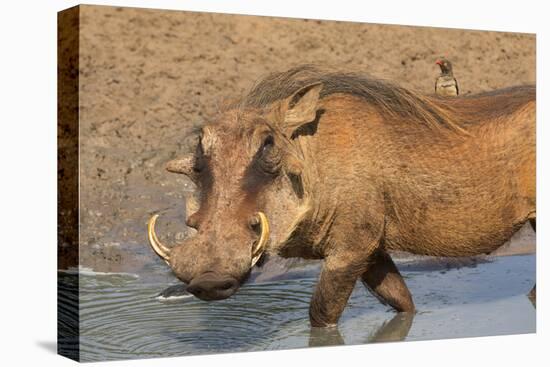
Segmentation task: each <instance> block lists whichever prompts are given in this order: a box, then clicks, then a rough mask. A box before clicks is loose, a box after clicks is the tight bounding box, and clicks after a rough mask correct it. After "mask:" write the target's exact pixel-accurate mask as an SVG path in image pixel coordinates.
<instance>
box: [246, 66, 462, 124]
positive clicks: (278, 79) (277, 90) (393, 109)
mask: <svg viewBox="0 0 550 367" xmlns="http://www.w3.org/2000/svg"><path fill="white" fill-rule="evenodd" d="M318 82H321V83H322V84H323V89H322V92H321V98H323V97H326V96H328V95H331V94H335V93H344V94H350V95H353V96H357V97H360V98H362V99H364V100H365V101H367V102H368V103H371V104H373V105H374V106H376V107H377V108H379V110H380V111H381V112H382V113H385V114H388V115H391V116H400V117H403V118H406V119H410V120H414V121H418V122H421V123H424V124H426V125H428V126H429V127H432V128H441V127H446V128H449V129H451V130H455V131H461V132H464V130H463V129H462V128H461V127H460V125H461V124H460V122H459V121H453V119H452V118H451V114H450V113H449V111H448V110H447V109H445V108H443V107H442V106H440V105H439V104H438V103H436V102H434V100H432V99H430V98H428V97H426V96H423V95H421V94H418V93H415V92H413V91H410V90H408V89H406V88H403V87H400V86H397V85H395V84H392V83H390V82H387V81H384V80H380V79H376V78H373V77H370V76H367V75H362V74H359V73H355V72H340V71H325V70H322V69H320V68H319V67H317V66H313V65H301V66H297V67H295V68H292V69H290V70H288V71H285V72H280V73H273V74H270V75H268V76H267V77H265V78H263V79H262V80H260V81H259V82H258V83H257V84H256V85H255V86H254V87H253V88H252V89H251V91H250V92H249V93H248V94H247V95H246V96H245V97H244V98H243V99H242V100H241V102H240V106H241V107H245V108H264V107H267V106H269V105H270V104H272V103H274V102H276V101H278V100H281V99H285V98H288V97H290V96H291V95H292V94H293V93H294V92H296V91H297V90H299V89H300V88H302V87H304V86H306V85H309V84H313V83H318Z"/></svg>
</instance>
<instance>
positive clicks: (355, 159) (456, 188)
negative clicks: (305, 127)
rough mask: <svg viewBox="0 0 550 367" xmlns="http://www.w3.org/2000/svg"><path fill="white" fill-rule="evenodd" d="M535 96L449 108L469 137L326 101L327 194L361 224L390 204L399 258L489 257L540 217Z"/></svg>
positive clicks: (389, 241)
mask: <svg viewBox="0 0 550 367" xmlns="http://www.w3.org/2000/svg"><path fill="white" fill-rule="evenodd" d="M532 92H534V90H532V89H530V88H516V89H510V90H503V91H501V93H488V94H483V95H480V96H478V97H475V96H474V97H467V98H458V99H456V100H453V101H452V102H449V103H450V104H451V105H450V107H449V109H448V111H449V116H451V118H453V117H456V120H455V121H460V123H459V124H457V125H458V126H460V127H461V128H463V129H464V131H463V132H459V131H456V130H454V129H446V128H445V127H442V128H441V129H434V128H433V127H429V126H426V125H423V124H421V123H419V122H418V121H413V120H411V119H409V120H407V119H403V118H400V117H394V118H392V117H390V116H388V115H384V114H381V113H379V112H378V111H377V109H376V108H373V107H372V106H370V105H368V103H364V102H363V101H361V100H360V99H357V98H354V97H350V96H343V95H340V96H338V95H335V96H331V97H329V98H326V99H325V101H324V103H325V106H326V112H325V114H324V115H323V117H322V119H321V121H320V123H319V126H318V131H317V134H316V136H317V138H318V145H316V146H317V147H316V151H315V155H316V156H317V160H318V162H319V163H318V164H319V166H320V168H319V171H320V174H321V175H322V176H323V180H324V181H325V182H326V184H325V185H326V187H325V190H326V191H327V192H330V191H333V192H335V193H337V196H338V201H339V204H338V207H339V208H343V207H346V206H349V207H354V206H355V207H356V208H357V210H356V212H357V213H358V215H365V216H372V215H373V211H372V210H371V209H370V208H371V207H374V206H376V205H375V204H374V201H376V200H378V201H379V200H382V201H383V205H380V206H379V207H378V208H379V210H378V211H382V212H383V215H384V223H385V230H384V233H385V243H386V247H388V248H390V249H398V250H405V251H409V252H413V253H419V254H427V255H438V256H466V255H473V254H479V253H487V252H490V251H492V250H494V249H495V248H497V247H498V246H500V245H501V244H503V243H504V242H505V241H506V240H508V239H509V238H510V237H511V236H512V234H513V233H514V232H515V231H516V230H518V229H519V228H520V227H521V225H522V224H523V223H524V222H525V221H526V220H527V219H529V218H534V217H535V101H534V93H532ZM439 103H441V106H443V107H444V108H447V107H446V106H445V104H446V103H447V102H446V101H444V102H439ZM502 106H505V107H502ZM361 206H366V207H370V208H367V209H363V208H361ZM367 220H368V219H367Z"/></svg>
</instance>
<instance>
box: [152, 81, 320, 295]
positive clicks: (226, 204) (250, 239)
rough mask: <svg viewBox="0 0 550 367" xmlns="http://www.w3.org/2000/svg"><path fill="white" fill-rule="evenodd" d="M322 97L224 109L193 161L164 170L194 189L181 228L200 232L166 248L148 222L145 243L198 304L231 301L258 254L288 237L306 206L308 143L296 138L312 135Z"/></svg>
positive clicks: (302, 93)
mask: <svg viewBox="0 0 550 367" xmlns="http://www.w3.org/2000/svg"><path fill="white" fill-rule="evenodd" d="M320 90H321V85H320V84H313V85H308V86H305V87H303V88H301V89H300V90H298V92H296V93H294V94H293V95H291V96H290V97H287V98H283V99H281V100H278V101H276V102H273V103H270V104H269V106H264V107H263V108H258V107H250V106H243V105H242V104H241V105H237V106H235V107H232V108H228V109H227V110H226V111H225V112H223V113H221V114H220V116H219V117H218V118H216V120H215V121H213V122H212V123H208V124H206V125H205V126H204V127H203V128H202V131H201V133H200V136H199V137H198V139H197V140H198V142H197V147H196V151H195V153H194V154H193V155H191V156H188V157H183V158H180V159H176V160H173V161H171V162H169V163H168V164H167V167H166V168H167V169H168V171H171V172H176V173H181V174H184V175H187V176H188V177H190V178H191V179H192V180H193V181H194V182H195V183H196V185H197V188H198V193H199V195H198V197H197V198H196V204H197V205H195V208H193V203H192V201H193V200H191V199H188V208H189V209H191V210H190V211H191V213H188V217H187V221H186V223H187V225H188V226H190V227H193V228H195V229H196V230H197V233H196V234H195V236H193V237H191V238H189V239H188V240H186V241H184V242H183V243H181V244H178V245H176V246H174V247H172V248H169V247H167V246H165V245H163V244H162V243H161V242H160V241H159V240H158V238H157V236H156V234H155V230H154V226H155V221H156V218H157V216H153V217H152V218H151V220H150V221H149V227H148V235H149V241H150V243H151V246H152V247H153V249H154V250H155V252H156V253H157V254H158V255H159V256H160V257H162V258H163V259H164V260H165V261H166V262H167V263H168V264H169V265H170V267H171V268H172V270H173V272H174V273H175V275H176V276H177V277H178V278H179V279H180V280H181V281H183V282H185V283H187V284H188V288H187V289H188V291H189V292H190V293H192V294H194V295H195V296H197V297H198V298H201V299H203V300H219V299H224V298H227V297H229V296H231V295H232V294H233V293H235V292H236V291H237V289H238V288H239V286H240V285H241V284H242V283H243V282H244V280H246V278H247V276H248V274H249V273H250V270H251V268H252V267H253V266H254V265H255V264H256V262H257V261H258V260H259V259H260V257H261V256H262V254H264V253H266V252H268V251H276V250H277V249H278V248H279V247H280V246H282V244H284V243H288V242H289V241H290V239H291V238H292V237H293V233H295V231H296V228H297V227H298V226H299V223H300V221H301V218H303V216H304V215H305V211H306V210H307V209H305V208H307V207H308V205H307V201H308V200H307V196H308V194H307V189H305V186H307V180H308V178H307V176H308V175H305V174H304V161H307V159H306V158H305V157H304V154H306V153H304V144H307V142H306V143H304V141H303V140H304V139H302V141H301V142H299V141H298V140H300V139H297V136H299V135H302V136H303V135H306V136H307V135H311V134H312V132H311V131H310V130H311V129H315V127H314V126H313V125H315V124H316V121H317V120H318V118H319V115H320V113H319V111H318V101H319V93H320ZM306 140H307V139H306Z"/></svg>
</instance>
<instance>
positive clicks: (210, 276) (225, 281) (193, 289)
mask: <svg viewBox="0 0 550 367" xmlns="http://www.w3.org/2000/svg"><path fill="white" fill-rule="evenodd" d="M238 288H239V281H238V280H237V279H235V278H233V277H232V276H229V275H219V274H217V273H214V272H211V271H209V272H206V273H203V274H201V275H199V276H198V277H195V278H194V279H193V280H192V281H191V283H189V286H188V287H187V291H188V292H189V293H191V294H193V295H194V296H196V297H198V298H200V299H202V300H203V301H215V300H220V299H225V298H227V297H229V296H231V295H232V294H233V293H235V292H236V291H237V289H238Z"/></svg>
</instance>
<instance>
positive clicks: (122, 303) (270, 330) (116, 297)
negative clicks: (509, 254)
mask: <svg viewBox="0 0 550 367" xmlns="http://www.w3.org/2000/svg"><path fill="white" fill-rule="evenodd" d="M533 265H534V257H532V258H528V257H523V258H519V257H518V258H515V259H513V258H506V259H504V258H503V259H499V260H498V261H495V262H494V263H488V264H483V265H479V266H478V267H476V268H461V269H456V270H449V271H447V272H445V274H442V273H441V272H404V276H405V277H406V281H407V283H408V284H409V286H410V288H411V290H412V293H413V294H414V297H415V300H416V303H417V307H418V309H419V312H418V313H417V314H416V315H412V314H407V313H400V314H395V313H393V312H392V311H389V309H388V308H387V307H385V306H383V305H381V304H380V303H379V302H378V301H377V300H376V299H375V298H374V297H373V296H371V295H370V293H368V292H367V291H366V290H365V288H364V287H363V286H362V285H361V284H358V286H357V287H356V289H355V290H354V292H353V294H352V296H351V297H350V300H349V303H348V306H347V307H346V309H345V311H344V314H343V315H342V318H341V320H340V323H339V326H338V328H329V329H321V328H311V327H310V325H309V320H308V309H309V301H310V299H311V295H312V292H313V290H314V288H315V284H316V282H317V279H316V278H315V277H309V278H303V279H287V280H278V281H276V282H266V283H256V284H246V285H245V286H243V287H242V289H240V290H239V292H238V293H236V294H235V295H234V296H233V297H231V298H229V299H227V300H223V301H217V302H203V301H200V300H198V299H196V298H195V297H191V296H188V295H187V294H186V293H185V291H184V289H183V288H182V287H181V286H179V285H175V286H174V287H170V288H168V290H165V291H164V292H163V291H162V290H163V289H165V288H166V287H167V284H166V282H154V283H151V282H148V281H146V280H143V279H142V278H139V277H136V276H134V275H132V274H124V273H119V274H105V273H103V274H101V273H95V274H94V273H91V272H88V273H85V275H84V274H81V275H80V277H79V278H80V279H79V282H78V284H76V283H75V280H74V279H75V278H73V281H72V283H71V282H68V281H62V279H63V277H60V298H62V297H64V298H65V299H66V302H65V306H66V304H67V303H68V304H69V305H70V304H71V302H72V304H73V306H74V305H75V304H76V303H75V302H76V301H77V299H75V298H74V297H73V298H71V296H70V295H71V294H74V292H65V290H66V289H67V287H68V288H69V289H73V290H74V289H75V288H79V294H80V296H79V300H80V308H79V312H78V313H77V315H78V318H79V321H80V323H79V325H80V339H79V340H80V346H79V347H80V349H79V351H80V357H81V361H98V360H113V359H128V358H147V357H162V356H177V355H193V354H205V353H222V352H243V351H260V350H278V349H279V350H280V349H288V348H303V347H308V346H326V345H342V344H364V343H372V342H388V341H398V340H426V339H437V338H449V337H465V336H480V335H499V334H509V333H528V332H533V331H534V329H535V311H534V308H533V306H532V305H531V303H530V302H529V300H528V298H527V297H526V296H525V294H526V293H527V292H528V290H529V289H530V287H531V286H532V284H533V281H534V271H533V269H534V267H533ZM481 266H483V269H481V268H480V267H481ZM487 284H490V287H489V288H488V287H487ZM159 293H162V294H163V295H164V296H169V297H168V298H166V297H165V298H162V297H160V298H159V297H158V295H159ZM65 306H64V307H65ZM65 308H66V307H65ZM65 308H63V309H62V310H65ZM69 309H70V307H69ZM76 309H77V310H78V308H76ZM74 310H75V309H74V307H73V312H62V313H60V318H61V322H60V323H61V324H62V325H63V324H66V325H70V323H71V322H72V323H73V324H74V320H75V312H74ZM413 318H414V322H413ZM71 320H72V321H71ZM75 340H76V339H73V342H74V341H75ZM69 341H70V340H69ZM61 347H64V348H71V343H67V340H65V342H64V343H60V348H61ZM72 347H73V348H74V347H75V345H74V343H72ZM76 347H78V345H76Z"/></svg>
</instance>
